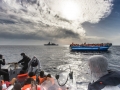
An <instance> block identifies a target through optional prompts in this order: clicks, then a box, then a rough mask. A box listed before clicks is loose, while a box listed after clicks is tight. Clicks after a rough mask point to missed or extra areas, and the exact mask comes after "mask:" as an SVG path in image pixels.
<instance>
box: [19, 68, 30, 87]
mask: <svg viewBox="0 0 120 90" xmlns="http://www.w3.org/2000/svg"><path fill="white" fill-rule="evenodd" d="M26 78H28V73H25V71H24V70H21V71H20V73H19V74H18V75H17V81H18V82H19V83H21V85H22V84H23V82H24V81H25V79H26Z"/></svg>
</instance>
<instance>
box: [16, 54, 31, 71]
mask: <svg viewBox="0 0 120 90" xmlns="http://www.w3.org/2000/svg"><path fill="white" fill-rule="evenodd" d="M21 56H22V57H23V59H22V60H20V61H19V62H18V63H21V64H22V65H23V68H22V70H25V71H26V70H27V69H28V63H29V61H30V60H31V59H30V58H29V57H28V56H26V55H25V53H21Z"/></svg>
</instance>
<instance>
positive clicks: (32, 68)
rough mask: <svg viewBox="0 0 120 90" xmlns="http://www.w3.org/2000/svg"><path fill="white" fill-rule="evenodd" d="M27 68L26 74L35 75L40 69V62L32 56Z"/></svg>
mask: <svg viewBox="0 0 120 90" xmlns="http://www.w3.org/2000/svg"><path fill="white" fill-rule="evenodd" d="M28 68H29V70H28V73H29V72H35V73H36V70H40V69H41V66H40V61H39V60H38V59H37V58H36V57H35V56H34V57H33V58H32V60H31V61H30V62H29V64H28Z"/></svg>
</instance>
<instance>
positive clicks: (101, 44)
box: [70, 42, 112, 47]
mask: <svg viewBox="0 0 120 90" xmlns="http://www.w3.org/2000/svg"><path fill="white" fill-rule="evenodd" d="M111 45H112V43H96V44H94V43H93V44H87V43H86V42H85V43H83V44H75V43H72V44H70V47H71V46H111Z"/></svg>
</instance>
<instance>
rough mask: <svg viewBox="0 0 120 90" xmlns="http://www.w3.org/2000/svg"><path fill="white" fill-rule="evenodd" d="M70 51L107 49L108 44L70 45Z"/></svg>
mask: <svg viewBox="0 0 120 90" xmlns="http://www.w3.org/2000/svg"><path fill="white" fill-rule="evenodd" d="M70 48H71V50H72V51H107V50H108V49H109V46H71V47H70Z"/></svg>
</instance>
